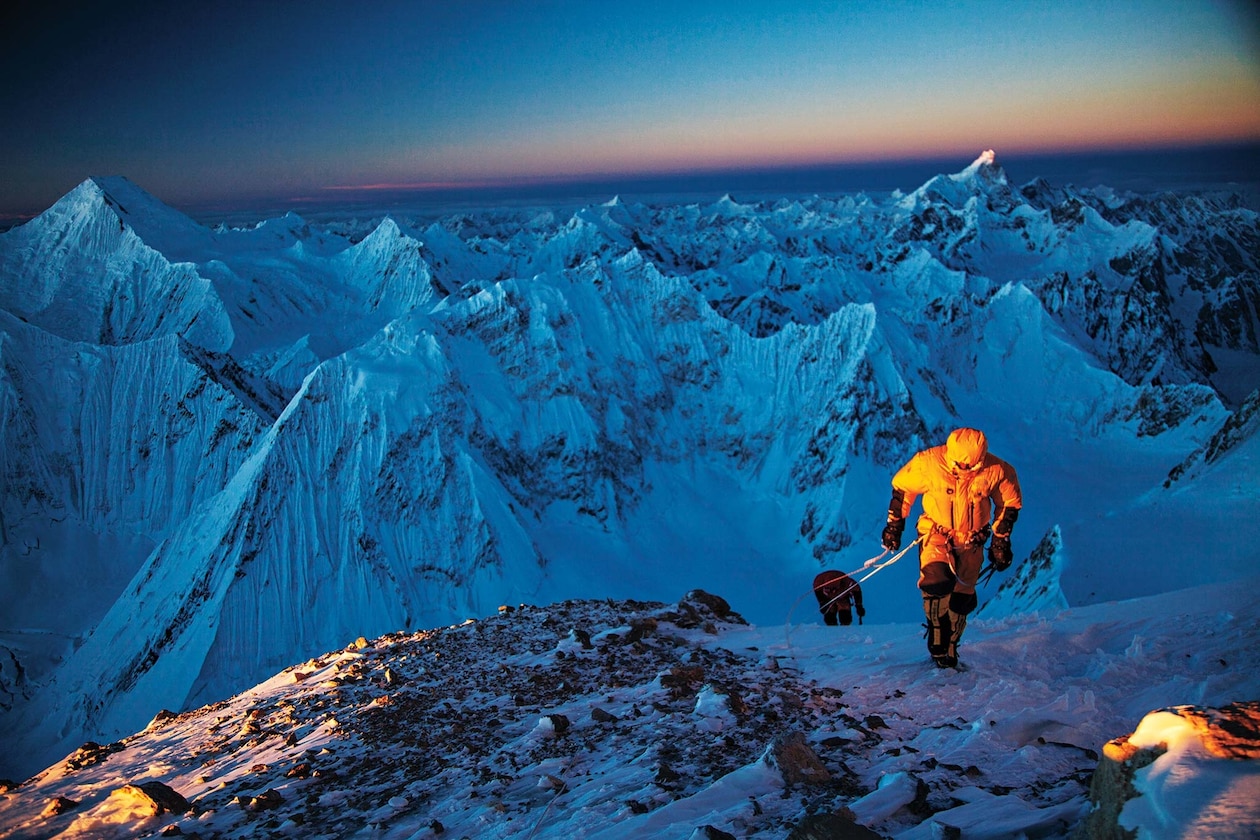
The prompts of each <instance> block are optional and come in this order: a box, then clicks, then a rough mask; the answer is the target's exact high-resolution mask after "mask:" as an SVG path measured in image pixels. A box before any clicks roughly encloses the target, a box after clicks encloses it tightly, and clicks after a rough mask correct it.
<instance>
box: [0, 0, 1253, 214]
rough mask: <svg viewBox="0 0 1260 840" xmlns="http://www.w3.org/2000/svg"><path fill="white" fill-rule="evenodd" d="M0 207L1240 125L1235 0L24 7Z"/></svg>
mask: <svg viewBox="0 0 1260 840" xmlns="http://www.w3.org/2000/svg"><path fill="white" fill-rule="evenodd" d="M25 5H27V6H30V7H38V8H27V9H25V10H20V11H12V10H11V11H6V12H3V13H0V18H2V19H3V25H0V63H2V64H3V78H2V79H0V90H2V91H3V93H0V98H2V99H0V108H2V109H3V113H4V115H5V116H4V130H3V131H2V132H0V213H5V214H10V215H12V214H17V213H30V212H38V211H40V210H42V209H44V208H46V207H47V206H48V205H49V204H51V203H52V202H53V201H55V200H56V199H57V198H58V197H60V196H61V195H62V194H64V193H65V192H66V191H68V190H69V189H71V188H73V187H74V186H75V185H76V184H78V183H79V182H80V181H82V180H83V179H84V178H86V177H88V176H90V175H113V174H120V175H126V176H127V177H129V178H130V179H131V180H133V181H134V182H136V183H137V184H139V185H140V186H142V187H143V188H145V189H146V190H148V191H149V192H152V193H154V194H155V195H157V196H158V197H159V198H161V199H163V200H164V201H167V202H168V203H172V204H175V205H177V206H179V205H193V204H197V203H201V202H212V201H219V202H222V201H236V200H239V201H249V200H253V199H256V198H260V197H285V196H293V197H295V196H306V197H310V196H318V195H325V194H326V195H329V196H333V195H339V194H346V193H347V192H350V191H357V190H359V189H360V188H364V187H372V186H381V185H391V186H397V185H406V186H414V187H415V188H417V189H421V188H425V187H432V186H434V185H477V184H487V183H490V184H495V183H503V182H505V181H506V182H512V183H518V182H528V181H531V180H540V179H541V180H555V179H565V178H580V177H590V176H593V175H601V176H603V175H610V174H617V175H622V174H629V173H659V172H681V171H697V170H711V169H721V168H733V167H768V166H779V165H797V164H807V163H822V162H858V161H872V160H895V159H902V158H923V157H943V156H953V155H957V156H958V157H959V158H960V161H961V162H962V164H964V165H965V163H966V162H968V161H970V159H971V158H973V157H974V156H975V154H976V153H977V152H978V151H979V150H981V149H986V148H996V149H998V150H999V151H1000V152H1002V153H1005V154H1020V153H1024V154H1027V153H1033V152H1043V151H1057V150H1085V149H1099V148H1117V147H1149V146H1166V145H1177V144H1199V143H1213V142H1225V141H1239V140H1243V141H1257V140H1260V13H1257V11H1256V4H1254V3H1251V2H1248V0H1218V2H1196V0H1179V1H1177V0H1169V1H1167V2H1160V1H1159V0H1133V2H1110V1H1109V0H1083V1H1080V2H1078V0H1052V2H1037V0H1028V2H1010V0H1005V2H979V0H976V2H952V3H951V2H945V3H939V2H893V0H879V1H877V2H861V1H860V0H853V2H830V3H824V2H782V3H770V2H741V0H720V1H719V2H686V0H672V2H657V0H645V2H607V3H605V2H597V1H596V0H585V2H520V3H510V2H482V1H479V0H465V2H452V1H451V0H445V2H410V3H402V2H388V0H382V2H374V3H364V4H360V3H347V2H336V3H333V2H292V3H279V2H261V3H257V4H254V3H237V2H224V3H178V2H171V3H166V2H154V3H145V4H138V3H109V2H97V3H84V4H75V3H68V4H34V3H30V4H25Z"/></svg>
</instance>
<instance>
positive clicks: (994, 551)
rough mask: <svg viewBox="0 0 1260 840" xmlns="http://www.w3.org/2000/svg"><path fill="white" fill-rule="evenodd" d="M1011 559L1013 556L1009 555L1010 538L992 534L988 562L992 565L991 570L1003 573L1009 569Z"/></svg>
mask: <svg viewBox="0 0 1260 840" xmlns="http://www.w3.org/2000/svg"><path fill="white" fill-rule="evenodd" d="M1012 559H1014V555H1013V554H1011V538H1010V537H1009V536H1005V537H999V536H998V535H997V534H994V535H993V539H992V540H991V541H990V542H989V562H990V563H992V564H993V568H995V569H997V570H998V571H999V572H1005V571H1006V570H1007V569H1009V568H1010V567H1011V560H1012Z"/></svg>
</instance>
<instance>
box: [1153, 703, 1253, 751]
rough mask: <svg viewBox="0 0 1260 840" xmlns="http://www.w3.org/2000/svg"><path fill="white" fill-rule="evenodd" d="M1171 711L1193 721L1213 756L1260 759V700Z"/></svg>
mask: <svg viewBox="0 0 1260 840" xmlns="http://www.w3.org/2000/svg"><path fill="white" fill-rule="evenodd" d="M1167 711H1170V712H1172V713H1174V714H1176V715H1179V716H1180V717H1183V718H1185V719H1186V720H1188V721H1190V723H1191V724H1193V726H1194V728H1195V730H1196V731H1197V732H1198V733H1199V738H1200V739H1201V740H1202V741H1203V746H1205V747H1206V748H1207V750H1208V752H1210V753H1212V755H1214V756H1217V757H1218V758H1242V759H1252V760H1255V759H1258V758H1260V701H1255V700H1249V701H1244V702H1241V703H1230V704H1228V705H1225V706H1221V707H1220V708H1219V709H1215V708H1206V707H1198V706H1174V707H1172V708H1170V709H1168V710H1167Z"/></svg>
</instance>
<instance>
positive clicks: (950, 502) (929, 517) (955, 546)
mask: <svg viewBox="0 0 1260 840" xmlns="http://www.w3.org/2000/svg"><path fill="white" fill-rule="evenodd" d="M892 486H893V498H892V502H891V504H890V506H889V517H890V519H896V518H899V519H903V520H904V519H906V518H908V517H909V515H910V510H911V509H912V508H913V506H914V502H915V500H916V499H918V498H919V497H920V496H921V497H922V498H923V514H922V516H920V517H919V521H918V526H917V531H918V536H919V537H920V543H919V588H920V589H921V590H923V599H924V604H923V606H924V613H925V614H926V615H927V618H928V631H929V638H928V648H929V650H930V651H931V652H932V655H933V657H934V658H936V657H938V656H946V657H956V655H957V654H956V650H955V648H956V646H957V642H958V638H959V637H960V636H961V635H962V630H963V627H964V626H965V625H966V616H967V614H968V613H970V612H971V611H972V610H973V609H974V608H975V606H976V595H975V592H976V582H977V580H978V579H979V577H980V567H981V565H982V562H983V559H984V543H985V540H986V539H987V538H988V536H989V532H990V530H992V531H993V533H995V534H997V535H999V536H1000V537H1009V535H1010V529H1011V527H1012V526H1013V525H1014V522H1015V518H1016V516H1017V515H1018V512H1019V510H1020V508H1021V507H1022V506H1023V498H1022V496H1021V494H1020V489H1019V478H1018V476H1017V475H1016V473H1015V468H1014V467H1012V466H1011V465H1010V464H1008V463H1007V462H1006V461H1003V460H1002V459H1001V458H998V457H997V456H995V455H993V454H992V453H990V452H989V451H988V442H987V440H986V439H985V436H984V433H983V432H980V431H978V430H976V429H956V430H955V431H953V432H952V433H951V434H950V436H949V439H948V441H946V443H945V445H944V446H934V447H932V448H930V449H925V450H923V451H922V452H920V453H918V454H917V455H915V456H914V457H913V458H911V459H910V461H909V462H908V463H907V464H906V465H905V466H904V467H902V468H901V469H900V470H898V471H897V474H896V475H894V476H893V479H892ZM946 610H948V613H946ZM942 617H944V619H945V620H944V621H943V622H942ZM934 641H935V644H934V643H933V642H934ZM938 664H940V663H939V662H938Z"/></svg>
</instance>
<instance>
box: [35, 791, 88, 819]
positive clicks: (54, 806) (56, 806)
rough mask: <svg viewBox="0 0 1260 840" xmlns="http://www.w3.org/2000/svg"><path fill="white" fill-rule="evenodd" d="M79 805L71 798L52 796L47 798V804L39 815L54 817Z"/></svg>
mask: <svg viewBox="0 0 1260 840" xmlns="http://www.w3.org/2000/svg"><path fill="white" fill-rule="evenodd" d="M78 807H79V803H78V802H75V801H74V800H73V799H67V798H66V797H64V796H54V797H53V798H52V799H49V800H48V804H47V805H45V806H44V810H43V811H41V812H40V816H41V817H55V816H57V815H58V814H65V813H67V812H69V811H73V810H74V809H75V808H78Z"/></svg>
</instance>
